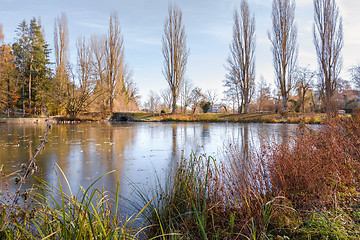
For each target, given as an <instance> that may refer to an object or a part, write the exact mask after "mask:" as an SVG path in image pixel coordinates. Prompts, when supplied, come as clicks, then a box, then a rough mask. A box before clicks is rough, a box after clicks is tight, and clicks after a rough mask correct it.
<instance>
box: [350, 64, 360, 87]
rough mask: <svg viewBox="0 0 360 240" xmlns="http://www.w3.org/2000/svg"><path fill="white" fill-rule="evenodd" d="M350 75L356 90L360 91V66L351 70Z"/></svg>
mask: <svg viewBox="0 0 360 240" xmlns="http://www.w3.org/2000/svg"><path fill="white" fill-rule="evenodd" d="M350 74H351V78H352V81H353V83H354V84H355V86H356V88H357V89H358V90H360V64H358V65H356V66H353V67H351V68H350Z"/></svg>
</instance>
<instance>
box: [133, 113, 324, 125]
mask: <svg viewBox="0 0 360 240" xmlns="http://www.w3.org/2000/svg"><path fill="white" fill-rule="evenodd" d="M134 117H135V119H137V120H138V121H150V122H151V121H175V122H253V123H300V122H303V123H308V124H320V123H322V122H323V121H324V120H325V118H326V114H320V113H309V114H300V113H294V114H293V113H286V114H280V113H277V114H275V113H249V114H227V113H196V114H162V115H161V114H148V113H135V115H134Z"/></svg>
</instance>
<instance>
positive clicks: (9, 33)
mask: <svg viewBox="0 0 360 240" xmlns="http://www.w3.org/2000/svg"><path fill="white" fill-rule="evenodd" d="M174 2H176V3H177V5H178V6H179V7H180V8H181V10H182V12H183V21H184V25H185V31H186V34H187V46H188V48H190V55H189V58H188V65H187V72H186V78H187V79H190V80H191V81H192V82H193V83H194V85H195V86H198V87H200V88H202V89H204V90H215V91H216V92H217V93H218V95H219V98H220V99H221V97H222V92H223V91H224V88H223V80H224V79H225V74H226V69H225V65H226V59H227V57H228V54H229V45H230V43H231V40H232V26H233V12H234V8H239V6H240V0H177V1H174ZM336 2H337V5H338V6H339V9H340V14H341V16H342V18H343V26H344V47H343V51H342V55H343V60H344V61H343V71H342V73H341V77H343V78H344V79H349V78H350V76H349V73H348V68H349V67H351V66H353V65H355V64H358V63H360V55H359V54H360V15H359V14H358V13H359V11H360V1H359V0H337V1H336ZM271 3H272V0H249V5H250V10H251V12H252V13H253V14H254V15H255V21H256V30H255V31H256V51H255V56H256V79H257V81H258V80H259V78H260V76H261V75H263V76H264V78H265V80H266V81H267V82H268V83H269V84H270V85H272V87H275V84H274V70H273V63H272V53H271V51H270V41H269V39H268V36H267V33H268V31H270V30H271ZM168 4H169V1H168V0H102V1H93V0H71V1H70V0H61V1H59V0H0V24H2V25H3V31H4V34H5V42H6V43H12V42H14V39H15V37H16V33H15V30H16V28H17V26H18V24H19V23H20V22H21V21H22V20H24V19H25V20H26V21H28V22H29V21H30V19H31V18H32V17H36V18H38V17H40V19H41V23H42V25H43V27H44V30H45V38H46V40H47V42H48V43H49V44H50V48H51V49H53V43H54V40H53V39H54V21H55V18H56V17H58V16H60V14H61V13H62V12H64V13H66V15H67V17H68V28H69V41H70V56H71V57H70V58H71V62H72V63H73V64H76V47H75V45H76V41H77V39H78V37H86V38H90V36H91V35H94V34H106V33H107V30H108V22H109V16H110V13H111V12H112V11H116V12H117V13H118V16H119V20H120V26H121V29H122V34H123V37H124V43H125V54H126V62H127V64H128V65H129V67H130V68H131V69H132V71H133V79H134V81H135V83H136V84H137V86H138V89H139V93H140V95H141V96H142V98H141V101H142V102H144V101H146V100H147V96H148V93H149V91H150V90H153V91H156V92H160V90H161V89H165V88H167V82H166V80H165V78H164V76H163V74H162V68H163V56H162V50H161V49H162V44H161V39H162V35H163V27H164V22H165V19H166V17H167V13H168V12H167V9H168ZM295 21H296V24H297V26H298V44H299V56H298V64H299V65H300V66H308V67H309V68H310V69H313V70H316V69H317V60H316V54H315V48H314V44H313V30H312V29H313V1H312V0H297V1H296V15H295ZM53 55H54V54H53V53H52V54H51V59H52V60H53V59H54V56H53Z"/></svg>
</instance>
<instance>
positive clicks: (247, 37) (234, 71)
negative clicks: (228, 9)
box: [226, 0, 255, 113]
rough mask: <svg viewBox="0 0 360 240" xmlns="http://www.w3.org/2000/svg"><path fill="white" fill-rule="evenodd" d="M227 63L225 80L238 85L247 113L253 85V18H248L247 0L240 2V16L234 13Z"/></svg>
mask: <svg viewBox="0 0 360 240" xmlns="http://www.w3.org/2000/svg"><path fill="white" fill-rule="evenodd" d="M227 62H228V65H229V66H228V67H227V68H228V71H229V73H228V74H227V75H226V78H227V79H228V80H230V81H233V82H234V84H237V85H239V88H240V92H241V95H242V96H241V99H242V104H241V105H242V106H243V107H244V112H245V113H248V110H249V109H248V106H249V103H250V101H251V97H252V95H253V93H254V85H255V17H254V16H252V17H251V16H250V9H249V4H248V1H247V0H242V1H241V5H240V16H239V14H238V12H237V10H236V9H235V11H234V27H233V41H232V43H231V45H230V56H229V58H228V59H227Z"/></svg>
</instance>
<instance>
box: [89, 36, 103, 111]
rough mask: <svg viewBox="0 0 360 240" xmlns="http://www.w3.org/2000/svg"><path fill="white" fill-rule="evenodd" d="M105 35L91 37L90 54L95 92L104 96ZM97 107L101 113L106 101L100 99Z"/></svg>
mask: <svg viewBox="0 0 360 240" xmlns="http://www.w3.org/2000/svg"><path fill="white" fill-rule="evenodd" d="M105 43H106V36H105V35H93V36H91V52H92V65H93V67H92V69H93V75H94V78H95V81H96V87H95V89H96V91H98V92H100V93H102V94H104V92H105V88H106V61H105V48H106V45H105ZM98 105H99V106H100V109H101V111H105V110H106V99H105V97H102V98H100V99H99V100H98Z"/></svg>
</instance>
